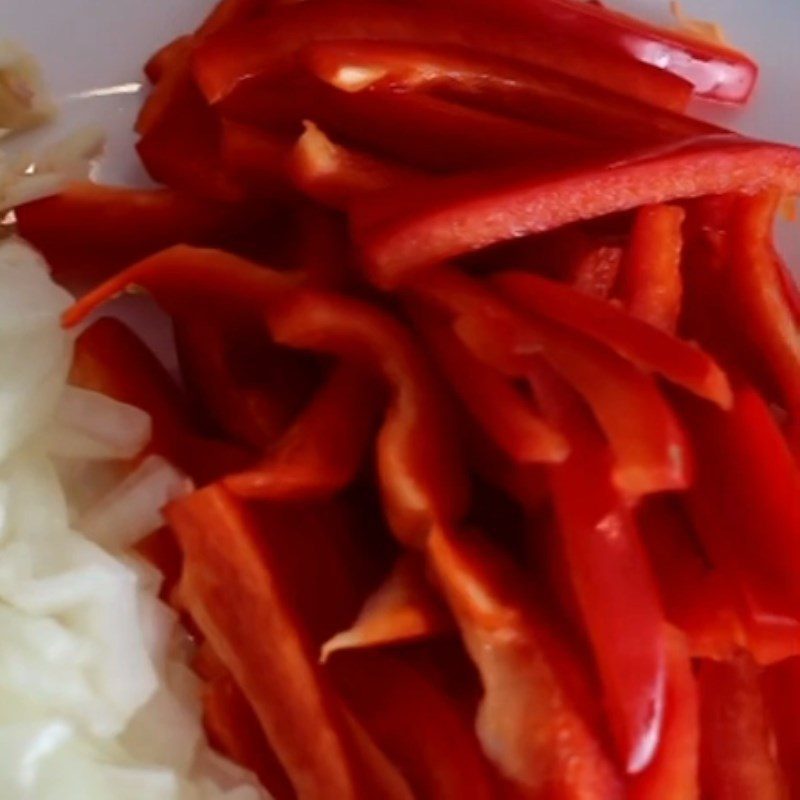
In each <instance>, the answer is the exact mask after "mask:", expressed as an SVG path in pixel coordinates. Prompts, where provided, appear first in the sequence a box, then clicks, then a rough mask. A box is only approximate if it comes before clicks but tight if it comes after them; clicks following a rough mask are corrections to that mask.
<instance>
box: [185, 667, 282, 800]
mask: <svg viewBox="0 0 800 800" xmlns="http://www.w3.org/2000/svg"><path fill="white" fill-rule="evenodd" d="M222 670H223V674H222V675H220V676H217V677H214V678H212V679H211V680H209V681H208V682H207V683H206V684H205V685H204V686H203V690H202V695H201V696H202V701H203V725H204V726H205V729H206V732H207V733H208V737H209V740H210V741H211V744H212V745H213V746H214V747H215V748H216V749H217V750H219V751H220V752H221V753H223V754H224V755H226V756H227V757H228V758H230V759H232V760H233V761H235V762H236V763H237V764H240V765H241V766H243V767H244V768H245V769H249V770H250V771H251V772H252V773H253V774H255V775H256V776H258V779H259V781H260V782H261V784H262V785H263V786H264V787H265V788H266V789H267V791H269V793H270V794H271V795H272V796H273V797H274V798H275V800H293V798H295V797H296V796H297V795H296V794H295V792H294V790H293V789H292V785H291V783H290V782H289V778H288V777H287V775H286V772H285V770H284V769H283V767H282V766H281V763H280V762H279V761H278V759H277V757H276V756H275V752H274V751H273V750H272V748H271V747H270V745H269V742H268V741H267V739H266V737H265V736H264V733H263V731H262V730H261V727H260V726H259V723H258V718H257V717H256V715H255V714H254V713H253V709H252V708H250V705H249V704H248V702H247V699H246V698H245V696H244V695H243V694H242V692H241V690H240V689H239V687H238V686H237V685H236V682H235V681H234V680H233V678H232V677H231V676H230V674H227V671H226V670H225V668H224V667H223V668H222Z"/></svg>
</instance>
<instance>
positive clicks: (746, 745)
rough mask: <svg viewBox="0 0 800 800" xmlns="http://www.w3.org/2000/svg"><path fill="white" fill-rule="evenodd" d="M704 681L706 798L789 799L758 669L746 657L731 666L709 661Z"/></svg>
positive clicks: (702, 670) (703, 782) (702, 755)
mask: <svg viewBox="0 0 800 800" xmlns="http://www.w3.org/2000/svg"><path fill="white" fill-rule="evenodd" d="M698 681H699V686H700V720H701V724H700V780H701V789H702V796H703V797H708V798H719V800H726V799H727V798H730V800H734V798H736V800H738V798H740V797H742V798H744V797H747V798H751V799H752V800H785V798H786V797H788V786H787V785H786V780H785V777H784V775H783V774H782V771H781V768H780V766H779V765H778V763H777V759H776V757H775V754H774V747H773V732H772V730H771V728H770V721H769V718H768V716H767V712H766V709H765V707H764V706H765V704H764V698H763V696H762V692H761V687H760V685H759V674H758V668H757V667H756V665H755V664H754V663H753V661H752V660H751V659H750V658H749V656H747V654H744V653H742V654H739V655H738V656H736V657H735V658H734V659H732V660H731V661H728V662H716V661H703V662H702V664H701V666H700V670H699V673H698Z"/></svg>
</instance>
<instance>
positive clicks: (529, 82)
mask: <svg viewBox="0 0 800 800" xmlns="http://www.w3.org/2000/svg"><path fill="white" fill-rule="evenodd" d="M302 57H303V61H304V63H305V64H306V65H307V66H308V67H309V69H310V70H311V72H313V73H314V74H315V75H316V76H317V77H318V78H320V79H321V80H324V81H325V82H326V83H330V84H331V85H332V86H336V87H337V88H339V89H341V90H342V91H347V92H359V91H364V90H366V89H373V90H375V89H384V90H385V89H394V90H403V91H409V90H412V91H414V90H416V91H426V92H431V93H434V94H437V95H439V96H444V97H450V98H453V99H457V100H458V101H459V102H462V103H465V104H467V105H472V106H475V107H477V108H483V109H486V110H488V111H493V112H495V113H499V114H505V115H507V116H509V117H515V118H517V119H526V120H528V121H531V122H537V123H539V124H545V125H551V126H553V127H555V128H559V129H561V130H567V131H571V132H572V133H575V134H577V135H581V136H587V135H588V136H589V138H590V139H591V140H592V141H596V140H597V139H605V140H609V141H610V142H614V143H620V142H638V143H639V144H640V145H641V144H653V143H656V142H662V141H669V140H674V139H680V138H686V137H689V136H699V135H702V134H707V133H712V132H716V133H719V132H721V129H720V128H718V127H716V126H714V125H710V124H708V123H704V122H700V121H699V120H694V119H692V118H690V117H687V116H684V115H682V114H677V113H672V112H670V111H667V110H665V109H660V108H658V107H656V106H653V105H651V104H650V103H645V102H642V101H639V100H635V99H633V98H631V97H626V96H625V95H624V94H618V93H616V92H612V91H608V90H606V89H603V88H602V87H600V86H597V84H596V83H590V82H588V81H584V80H579V79H576V78H572V77H570V76H569V75H565V74H564V73H562V72H558V71H556V70H557V69H558V62H554V65H555V69H553V68H552V67H550V68H548V67H543V66H539V65H530V64H529V65H526V64H521V63H520V62H519V61H515V60H512V59H505V58H502V57H499V56H496V55H491V54H488V53H483V52H480V51H476V50H470V49H468V48H465V47H458V46H453V45H426V44H421V43H419V42H413V43H411V42H392V41H364V40H356V39H350V40H333V41H322V42H315V43H313V44H311V45H309V47H308V48H306V50H305V51H304V52H303V56H302Z"/></svg>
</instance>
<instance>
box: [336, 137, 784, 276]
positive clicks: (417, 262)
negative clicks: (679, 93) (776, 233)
mask: <svg viewBox="0 0 800 800" xmlns="http://www.w3.org/2000/svg"><path fill="white" fill-rule="evenodd" d="M769 186H775V187H777V188H779V189H781V190H783V191H786V192H790V193H791V192H798V191H800V150H798V149H795V148H792V147H788V146H784V145H773V144H764V143H761V142H753V141H748V140H745V139H741V138H739V137H735V136H731V137H728V138H723V137H713V136H711V137H704V138H701V139H698V140H696V141H691V142H689V143H688V144H682V145H680V146H676V147H674V148H670V149H667V150H660V151H656V152H651V153H649V154H647V153H645V154H642V155H641V156H639V157H636V158H631V159H628V160H625V161H617V162H614V163H608V162H604V163H598V164H595V165H593V166H582V167H580V168H579V169H577V170H573V171H570V172H560V173H557V174H549V175H544V174H543V173H542V171H541V169H540V168H539V167H533V168H531V169H529V170H525V169H522V168H520V167H519V166H515V167H514V169H503V168H499V169H497V170H495V171H487V172H483V173H480V174H475V175H457V176H452V177H445V178H440V179H438V180H437V181H436V182H432V185H431V186H429V187H427V190H426V191H425V192H420V191H418V190H417V191H413V190H410V189H408V190H405V191H404V190H393V191H391V192H388V191H387V192H382V193H380V195H379V196H371V197H370V198H369V202H368V203H367V202H366V201H365V202H364V203H362V204H358V205H357V206H354V208H353V209H352V212H351V213H352V223H353V227H354V232H355V236H356V239H357V241H359V242H360V244H361V245H362V247H363V249H364V255H365V258H366V260H367V262H368V268H369V273H370V276H371V278H372V280H373V281H374V282H375V283H376V284H377V285H379V286H382V287H392V286H396V285H398V284H400V283H403V282H405V281H406V280H407V279H408V277H409V276H410V275H411V274H412V273H414V272H416V271H419V270H422V269H425V268H428V267H431V266H432V265H434V264H438V263H439V262H441V261H445V260H447V259H450V258H453V257H455V256H459V255H463V254H465V253H469V252H472V251H475V250H480V249H482V248H485V247H488V246H489V245H493V244H496V243H498V242H502V241H506V240H509V239H515V238H520V237H522V236H528V235H530V234H533V233H541V232H543V231H548V230H552V229H554V228H558V227H560V226H562V225H566V224H568V223H571V222H577V221H579V220H585V219H594V218H595V217H600V216H603V215H605V214H612V213H615V212H619V211H627V210H630V209H632V208H637V207H638V206H641V205H646V204H648V203H667V202H671V201H673V200H680V199H686V198H691V197H700V196H703V195H709V194H724V193H726V192H738V191H742V192H754V191H758V190H759V189H763V188H765V187H769Z"/></svg>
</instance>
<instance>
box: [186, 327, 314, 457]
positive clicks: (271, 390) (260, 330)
mask: <svg viewBox="0 0 800 800" xmlns="http://www.w3.org/2000/svg"><path fill="white" fill-rule="evenodd" d="M173 327H174V331H175V345H176V351H177V355H178V361H179V364H180V367H181V375H182V378H183V381H184V384H185V385H186V387H187V389H188V391H189V392H190V393H191V395H192V397H193V398H194V399H195V402H196V404H197V405H198V407H199V409H200V410H201V412H203V413H204V414H205V416H206V417H207V418H208V419H209V420H210V421H211V423H212V425H213V426H214V427H215V428H217V429H219V430H221V431H223V432H224V433H225V434H226V435H227V436H229V437H231V438H233V439H234V440H235V441H238V442H241V443H242V444H243V445H245V446H247V447H249V448H251V449H252V450H254V451H257V452H263V451H264V449H265V448H268V447H272V446H274V445H275V443H276V442H277V441H278V440H279V439H280V438H281V436H283V435H285V433H286V431H287V430H288V428H289V426H290V425H291V423H292V420H293V419H294V417H295V415H296V414H297V413H298V412H299V411H300V410H301V409H302V408H303V405H304V404H305V403H306V402H307V401H308V399H309V397H310V395H311V393H312V392H313V391H314V389H315V388H316V384H317V381H318V376H319V373H320V369H319V366H318V365H317V364H314V363H309V362H308V361H307V360H305V361H304V360H302V359H298V358H297V355H296V354H295V353H294V352H291V351H289V350H287V349H286V348H282V347H278V346H276V345H274V344H272V343H271V342H270V341H269V339H268V336H267V334H266V331H265V329H264V326H263V325H250V324H244V323H242V324H240V325H237V326H232V325H225V324H222V323H220V322H217V321H215V320H212V319H208V318H201V319H198V318H195V317H190V318H188V319H185V318H176V319H174V320H173ZM254 462H255V459H253V461H251V463H248V464H247V465H246V466H247V467H248V469H250V468H252V467H254V465H255V463H254Z"/></svg>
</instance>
